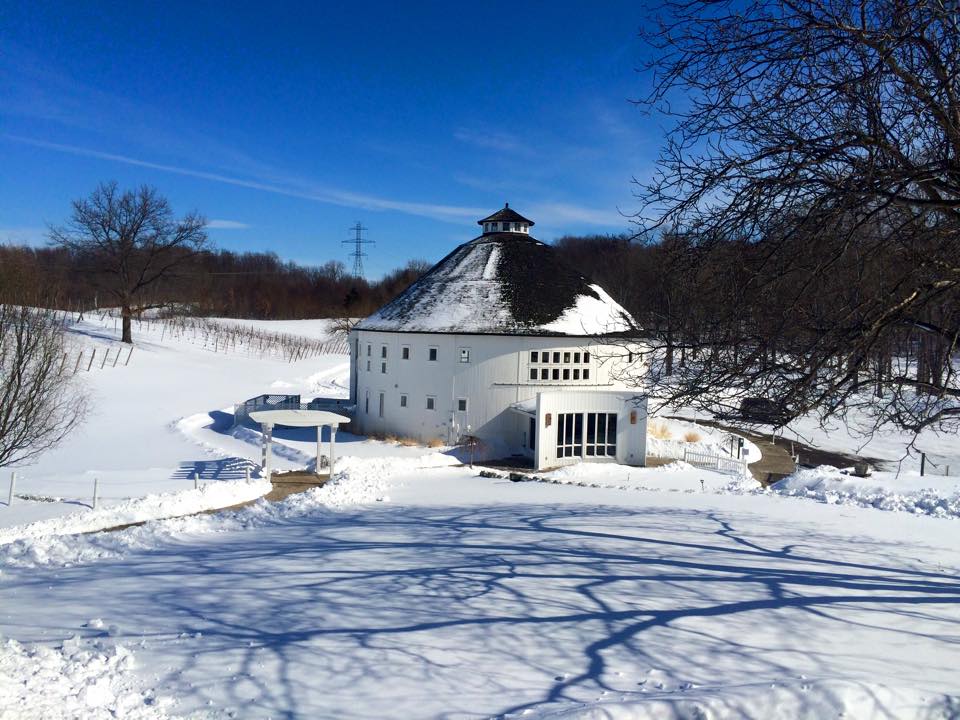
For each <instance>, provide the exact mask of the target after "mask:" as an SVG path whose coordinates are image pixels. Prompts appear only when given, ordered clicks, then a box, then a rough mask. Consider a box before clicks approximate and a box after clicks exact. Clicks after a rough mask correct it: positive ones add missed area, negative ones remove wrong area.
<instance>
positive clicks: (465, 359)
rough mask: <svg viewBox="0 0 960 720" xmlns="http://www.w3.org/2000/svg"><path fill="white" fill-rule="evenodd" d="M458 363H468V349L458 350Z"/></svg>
mask: <svg viewBox="0 0 960 720" xmlns="http://www.w3.org/2000/svg"><path fill="white" fill-rule="evenodd" d="M460 362H462V363H468V362H470V348H460Z"/></svg>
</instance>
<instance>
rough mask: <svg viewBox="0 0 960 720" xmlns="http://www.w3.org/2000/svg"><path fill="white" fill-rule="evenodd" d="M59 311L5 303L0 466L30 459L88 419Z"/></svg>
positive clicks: (0, 317) (0, 309) (0, 324)
mask: <svg viewBox="0 0 960 720" xmlns="http://www.w3.org/2000/svg"><path fill="white" fill-rule="evenodd" d="M65 357H66V356H65V348H64V334H63V327H62V324H61V323H60V322H58V318H57V313H56V311H54V310H42V309H37V308H31V307H27V306H23V305H5V304H0V465H13V464H18V463H23V462H26V461H29V460H31V459H33V458H35V457H37V456H38V455H40V454H41V453H43V452H45V451H46V450H49V449H50V448H52V447H54V446H55V445H57V444H58V443H59V442H60V441H61V440H63V438H64V437H66V435H67V434H68V433H69V432H70V431H71V430H73V429H74V428H75V427H76V426H77V425H78V424H79V423H80V422H81V421H82V419H83V417H84V415H85V413H86V408H87V400H86V397H85V395H84V394H83V392H81V391H80V389H79V388H78V387H76V386H75V384H74V382H73V377H72V368H69V367H66V363H65V362H64V361H65Z"/></svg>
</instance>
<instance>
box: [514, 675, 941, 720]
mask: <svg viewBox="0 0 960 720" xmlns="http://www.w3.org/2000/svg"><path fill="white" fill-rule="evenodd" d="M644 691H646V692H648V693H649V695H648V696H647V697H644V698H642V699H630V700H622V701H613V702H597V703H590V704H586V705H581V706H580V707H573V708H570V707H566V708H563V709H559V710H555V711H552V712H551V711H546V712H542V713H537V714H535V715H534V714H526V715H524V717H527V718H530V717H533V718H538V719H539V720H681V719H683V720H687V719H688V718H704V719H706V718H710V720H724V719H725V718H757V719H760V718H827V717H834V718H842V717H852V718H868V717H889V718H932V717H953V715H954V712H955V711H956V703H957V699H956V698H955V697H951V696H948V695H940V694H937V693H923V692H919V691H917V690H913V689H907V688H898V687H890V686H887V685H881V684H877V683H869V682H858V681H852V680H838V679H820V680H812V679H808V678H806V677H804V676H802V675H800V676H798V677H795V678H790V679H788V680H784V681H783V682H775V683H770V684H767V685H759V684H751V685H733V686H720V687H703V688H700V687H697V686H695V685H693V684H691V683H682V684H680V685H678V686H676V687H668V686H664V687H662V688H656V687H651V688H649V689H647V688H644Z"/></svg>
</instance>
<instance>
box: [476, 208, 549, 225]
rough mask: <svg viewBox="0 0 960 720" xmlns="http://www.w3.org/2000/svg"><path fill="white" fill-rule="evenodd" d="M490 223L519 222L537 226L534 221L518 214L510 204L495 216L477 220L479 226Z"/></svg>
mask: <svg viewBox="0 0 960 720" xmlns="http://www.w3.org/2000/svg"><path fill="white" fill-rule="evenodd" d="M488 222H519V223H526V224H527V225H529V226H530V227H533V226H534V225H536V223H535V222H534V221H533V220H528V219H527V218H525V217H524V216H523V215H521V214H520V213H518V212H517V211H516V210H514V209H513V208H511V207H510V203H506V204H505V205H504V206H503V207H502V208H500V209H499V210H497V211H496V212H495V213H494V214H493V215H488V216H487V217H485V218H483V219H482V220H477V225H483V224H484V223H488Z"/></svg>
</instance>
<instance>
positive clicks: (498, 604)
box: [0, 320, 960, 719]
mask: <svg viewBox="0 0 960 720" xmlns="http://www.w3.org/2000/svg"><path fill="white" fill-rule="evenodd" d="M319 323H320V321H317V322H316V323H314V324H313V325H314V326H315V327H313V329H312V330H311V329H310V328H309V327H306V326H307V325H308V324H309V323H304V327H303V328H301V327H299V324H297V323H293V324H292V325H290V324H288V325H285V326H284V329H283V331H284V332H291V333H295V334H298V335H308V334H310V333H311V332H316V333H320V332H321V330H320V324H319ZM255 325H256V324H255ZM275 329H279V328H275ZM79 331H80V333H82V335H83V337H84V342H86V343H108V342H110V340H109V335H110V331H111V328H107V327H106V326H103V327H98V326H97V322H96V320H92V321H89V322H87V323H85V324H84V325H83V326H81V327H80V328H79ZM317 336H318V337H319V335H317ZM140 340H141V342H140V343H139V344H138V346H137V349H136V350H135V352H134V355H133V359H132V361H131V363H130V366H129V367H117V368H113V369H105V370H103V371H102V372H99V373H98V372H97V371H93V372H91V373H89V374H85V375H84V376H83V377H84V379H85V381H86V382H87V383H88V385H89V387H90V389H91V391H92V392H93V393H94V394H95V396H96V401H95V407H96V413H97V414H96V415H95V416H94V417H93V418H91V421H90V423H88V426H87V428H86V429H85V431H84V432H83V433H82V434H79V435H78V436H76V437H74V438H71V440H70V441H69V442H68V443H67V444H66V445H64V446H63V447H62V448H60V449H58V450H57V451H55V452H53V453H51V454H50V455H48V456H46V457H44V458H43V459H42V460H41V462H40V463H38V464H37V465H36V466H33V467H30V468H26V469H24V470H23V477H22V479H21V480H20V481H19V483H18V489H17V490H18V494H25V495H31V496H42V495H45V496H54V497H59V498H63V502H53V503H51V502H39V501H37V502H30V501H25V500H22V499H18V500H17V501H15V503H14V504H13V506H12V507H9V508H8V507H5V506H3V505H0V526H2V527H6V529H5V530H0V597H3V602H2V603H0V717H3V718H4V719H6V718H7V717H10V718H21V717H23V718H35V717H42V718H76V717H84V718H100V717H102V718H108V717H110V718H113V717H124V718H127V717H130V718H165V717H181V716H183V717H195V718H207V717H209V718H223V717H257V718H259V717H264V718H266V717H337V718H384V717H409V718H423V717H499V716H504V717H517V718H519V717H550V718H554V717H557V718H559V717H563V718H601V717H602V718H662V717H678V718H680V717H683V718H694V717H710V718H715V717H731V718H733V717H755V718H769V717H811V718H819V717H839V716H841V715H842V716H845V717H896V718H902V717H905V718H910V717H951V716H957V715H958V714H960V698H958V696H957V692H958V683H957V671H956V668H957V667H960V645H958V644H957V642H956V636H957V627H958V624H960V581H958V576H960V545H958V544H957V542H956V532H957V530H956V528H957V523H956V520H952V519H947V518H943V517H936V515H945V516H956V515H958V514H960V505H952V504H950V503H951V502H952V501H951V500H950V498H951V497H953V498H954V499H955V496H956V495H957V492H958V488H956V487H953V488H952V489H951V488H948V487H941V488H939V489H938V490H936V491H935V498H933V499H931V498H927V504H925V505H924V504H923V503H916V502H913V501H903V502H899V503H898V502H895V501H894V500H893V499H892V498H893V496H894V495H909V494H910V493H923V492H926V491H925V489H924V482H923V481H924V480H925V479H922V480H921V479H919V478H914V477H913V476H912V475H910V474H909V473H901V474H900V476H899V478H897V477H895V474H894V473H892V472H891V473H887V472H881V473H876V474H875V475H874V476H873V477H872V478H867V479H856V478H853V477H852V476H849V475H844V474H842V473H840V471H838V470H835V469H827V468H820V469H818V470H816V471H809V472H807V473H806V474H804V473H801V474H798V475H797V476H795V477H793V478H790V479H788V480H787V481H784V483H782V484H781V486H778V487H777V488H775V489H774V490H773V491H762V490H761V489H760V488H759V487H758V486H757V484H756V483H754V482H752V481H751V480H749V479H747V478H739V479H738V478H734V477H731V476H728V475H720V474H718V473H714V472H710V471H706V470H701V469H697V468H694V467H692V466H690V465H687V464H685V463H675V464H673V465H668V466H665V467H656V468H641V469H638V468H627V467H622V466H617V465H612V464H610V465H593V464H586V465H579V466H571V467H566V468H562V469H560V470H556V471H554V472H551V473H545V474H541V475H540V477H541V479H542V481H541V482H517V483H514V482H510V481H509V480H507V479H488V478H481V477H479V476H478V472H477V470H471V469H470V468H469V467H464V466H462V465H460V464H459V463H458V462H457V461H456V459H455V458H454V457H453V456H452V455H450V454H446V453H443V452H440V451H430V450H427V449H425V448H417V447H403V446H400V445H397V444H394V443H386V442H376V441H370V440H366V439H363V438H357V437H350V436H345V434H343V433H338V436H337V440H338V448H339V453H341V454H342V460H341V463H340V465H339V473H338V476H337V477H336V478H335V479H334V481H332V482H331V483H328V484H327V485H326V486H325V487H323V488H319V489H315V490H312V491H309V492H307V493H303V494H300V495H295V496H292V497H290V498H288V499H287V500H286V501H284V502H281V503H267V502H265V501H263V500H260V501H256V502H254V503H253V504H252V505H250V506H247V507H245V508H243V509H240V510H233V511H226V512H222V513H218V514H193V513H196V512H197V511H198V510H202V509H205V508H209V507H216V506H224V505H232V504H235V503H236V502H240V501H241V500H247V499H250V498H255V497H257V496H258V495H260V494H262V493H263V492H264V490H265V485H266V483H264V482H263V481H258V480H257V479H256V477H255V478H254V479H253V480H252V481H251V482H249V483H247V482H246V481H245V480H244V478H245V477H246V469H247V468H250V467H253V468H254V470H255V469H256V467H255V466H253V463H257V462H259V434H258V433H257V432H256V431H254V430H252V429H250V428H243V427H241V428H232V427H231V426H232V423H231V422H230V418H229V413H230V409H231V406H232V404H233V403H234V402H236V401H238V400H242V399H244V398H246V397H250V396H253V395H257V394H260V393H262V392H271V391H272V392H293V393H296V392H299V393H302V394H303V395H304V396H306V397H310V396H312V395H317V394H319V395H327V396H331V395H339V396H343V395H344V394H345V392H346V386H345V382H344V379H345V375H346V371H347V361H346V358H345V357H343V356H329V357H320V358H312V359H309V360H304V361H300V362H297V363H286V362H283V361H282V360H277V359H259V360H258V359H253V358H248V357H246V356H244V355H242V354H229V353H228V354H223V353H213V352H211V351H210V350H208V349H203V348H202V347H200V346H196V345H192V344H190V343H186V342H184V343H180V342H170V341H169V338H168V339H166V340H165V341H164V342H160V341H159V339H158V338H154V337H152V336H147V337H144V338H141V339H140ZM668 430H669V431H670V433H671V436H672V438H671V441H673V440H678V439H682V436H683V435H685V434H687V433H688V432H696V433H698V434H700V435H701V437H700V438H699V439H698V440H696V441H695V443H698V444H699V445H700V446H702V447H698V449H700V450H702V451H711V449H712V450H713V451H716V450H717V449H718V447H720V446H723V445H725V444H726V443H727V442H728V438H726V437H724V436H723V435H722V434H718V433H715V432H713V431H710V430H709V429H706V428H697V427H693V426H687V425H686V424H684V423H674V424H673V425H670V426H669V428H668ZM275 440H276V441H277V443H278V446H279V447H278V453H277V464H278V465H279V466H280V467H298V466H299V467H302V466H304V465H309V464H310V462H311V461H312V459H313V453H314V452H315V438H314V437H313V436H312V433H310V432H304V431H296V430H291V431H289V432H286V431H284V432H278V433H277V434H276V436H275ZM843 449H847V450H848V451H849V450H851V449H853V448H850V447H845V448H843ZM757 457H759V453H758V454H757ZM750 459H751V460H753V459H755V457H753V453H752V452H751V458H750ZM194 472H196V473H198V475H199V477H200V480H201V482H206V483H207V484H206V485H205V486H204V487H202V488H201V489H199V490H193V479H192V478H193V473H194ZM253 474H254V475H256V473H255V472H254V473H253ZM888 475H889V477H888ZM94 477H98V478H100V481H101V483H100V487H101V497H103V498H105V499H104V500H103V504H102V506H101V508H100V509H98V510H96V511H92V510H89V509H86V508H85V507H84V505H85V504H88V503H89V501H90V495H91V493H92V479H93V478H94ZM891 478H893V479H891ZM892 482H899V483H901V484H900V485H898V486H896V487H894V486H892V485H891V484H890V483H892ZM0 495H2V496H3V497H4V498H5V494H2V493H0ZM148 495H149V496H150V497H145V496H148ZM870 498H874V500H870ZM944 499H946V501H947V502H940V501H942V500H944ZM811 500H813V501H811ZM938 503H939V504H938ZM878 508H880V509H878ZM937 508H943V509H942V510H937ZM881 509H898V510H907V511H908V512H882V511H881ZM63 513H70V514H69V515H65V516H63V517H57V516H58V515H61V514H63ZM151 518H157V519H151ZM160 518H168V519H160ZM34 520H38V521H40V522H35V523H34V524H32V525H26V523H29V522H31V521H34ZM143 520H147V522H145V523H144V524H142V525H139V526H137V527H131V528H129V529H126V530H122V531H118V532H109V533H90V534H69V533H78V532H79V533H85V532H87V531H89V530H94V529H96V528H100V527H107V526H115V525H119V524H123V523H128V522H139V521H143Z"/></svg>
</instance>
